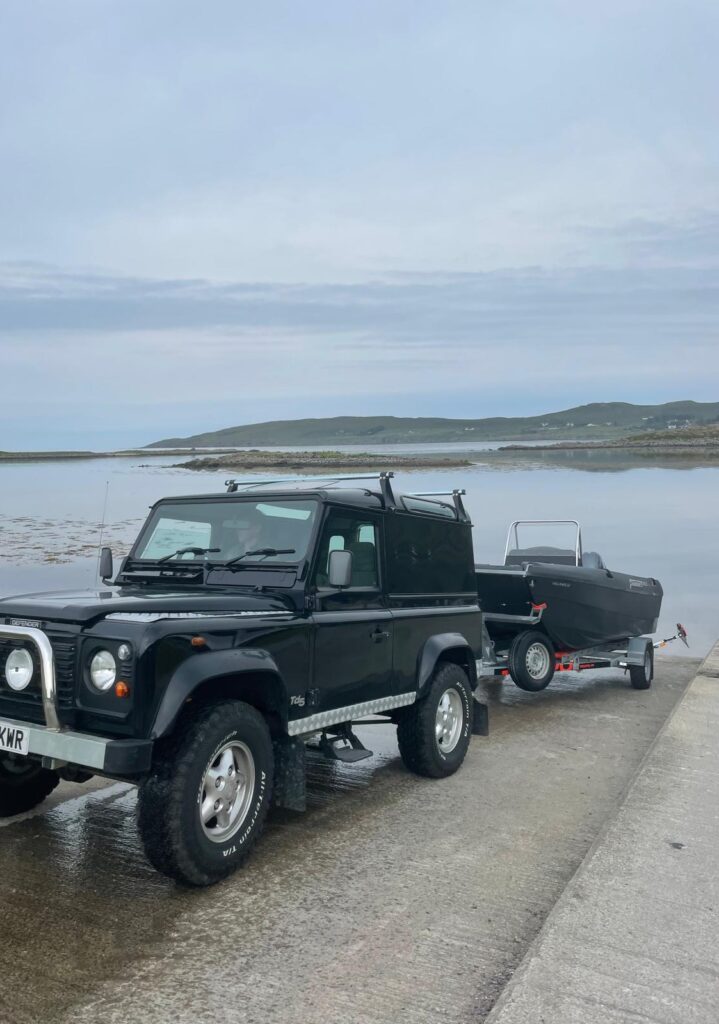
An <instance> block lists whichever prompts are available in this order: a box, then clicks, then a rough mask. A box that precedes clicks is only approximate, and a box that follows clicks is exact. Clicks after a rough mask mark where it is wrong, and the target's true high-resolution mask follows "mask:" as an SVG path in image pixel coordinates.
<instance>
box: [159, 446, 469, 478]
mask: <svg viewBox="0 0 719 1024" xmlns="http://www.w3.org/2000/svg"><path fill="white" fill-rule="evenodd" d="M380 461H381V462H387V463H388V464H390V465H391V467H392V468H393V469H458V468H459V469H466V468H467V467H469V466H472V465H474V462H475V461H476V460H472V459H469V458H467V457H465V456H464V455H462V454H461V453H457V452H452V453H451V454H450V453H447V454H446V455H441V454H440V455H438V454H436V453H434V452H433V453H428V454H427V455H422V454H412V455H397V454H394V455H391V456H382V455H377V454H375V453H371V452H357V453H354V452H350V453H347V452H335V451H327V452H260V451H250V452H234V453H233V452H229V453H227V454H223V455H212V456H203V457H201V458H195V459H190V460H189V461H188V462H178V463H174V464H173V466H172V467H171V468H173V469H192V470H195V471H207V472H213V471H214V472H217V471H218V470H224V471H226V472H233V473H237V472H242V473H245V472H247V471H248V470H259V471H261V470H265V469H282V470H294V471H296V472H299V473H307V472H314V471H316V470H322V471H326V470H332V471H333V472H334V471H337V472H338V473H340V472H342V473H344V472H347V471H352V470H364V469H375V467H376V466H377V464H378V462H380Z"/></svg>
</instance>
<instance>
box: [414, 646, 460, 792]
mask: <svg viewBox="0 0 719 1024" xmlns="http://www.w3.org/2000/svg"><path fill="white" fill-rule="evenodd" d="M473 716H474V698H473V696H472V689H471V687H470V685H469V679H468V678H467V673H466V672H465V671H464V669H462V668H460V666H459V665H455V664H454V663H452V662H445V663H444V664H441V665H440V666H439V667H438V668H437V669H435V672H434V676H433V678H432V682H431V684H430V687H429V691H428V693H427V695H426V696H425V697H423V698H422V699H421V700H418V701H417V703H416V704H413V705H412V706H411V707H410V708H408V709H407V710H406V711H405V712H404V714H403V716H402V718H401V719H400V721H399V724H398V725H397V742H398V743H399V752H400V754H401V755H402V760H403V761H404V763H405V764H406V766H407V767H408V768H409V770H410V771H412V772H415V774H417V775H424V776H426V777H428V778H431V779H441V778H444V777H445V776H447V775H452V774H453V773H454V772H456V771H457V769H458V768H459V766H460V765H461V764H462V761H464V757H465V754H466V753H467V748H468V747H469V741H470V738H471V736H472V722H473Z"/></svg>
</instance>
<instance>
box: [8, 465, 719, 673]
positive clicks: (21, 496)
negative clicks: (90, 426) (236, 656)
mask: <svg viewBox="0 0 719 1024" xmlns="http://www.w3.org/2000/svg"><path fill="white" fill-rule="evenodd" d="M450 447H451V448H455V449H456V450H465V451H466V450H469V449H470V446H469V445H464V446H460V445H457V446H446V447H444V448H443V449H442V450H445V451H446V450H447V449H448V448H450ZM471 447H473V448H474V450H475V451H476V452H477V458H478V459H481V450H482V448H484V449H486V448H488V447H494V445H491V446H490V445H484V446H479V445H477V446H471ZM348 450H350V449H349V448H348ZM351 450H360V449H351ZM396 450H398V451H399V450H425V451H426V450H428V449H426V448H423V449H421V448H420V446H407V445H404V446H397V449H396ZM382 452H383V454H382V456H380V457H379V458H378V465H379V466H380V468H385V467H386V468H391V457H390V455H391V452H390V449H389V448H383V449H382ZM173 461H177V459H176V457H175V458H173V457H168V458H167V459H165V458H164V457H162V458H156V459H153V460H152V462H151V464H150V465H149V466H147V465H146V466H142V465H141V463H142V459H141V458H134V459H105V460H103V459H97V460H93V461H90V462H65V463H63V462H51V463H26V464H19V465H1V464H0V593H2V594H11V593H19V592H22V591H28V590H37V589H53V588H60V587H64V586H76V585H78V584H80V585H91V584H92V583H93V582H94V580H95V576H94V573H95V564H96V558H95V552H96V548H97V543H98V539H99V528H100V521H101V518H102V509H103V503H104V498H105V485H106V481H109V496H108V508H107V525H106V529H105V542H106V543H111V544H112V546H113V547H114V549H115V551H116V552H118V553H119V552H121V551H124V550H126V549H127V546H128V545H129V543H130V542H131V540H132V539H133V536H134V534H135V533H136V531H137V528H138V527H139V525H140V523H141V522H142V520H143V519H144V516H145V514H146V512H147V506H148V505H149V504H150V503H151V502H153V501H155V500H156V499H157V498H159V497H162V496H163V495H172V494H190V493H202V492H206V491H216V490H223V489H224V488H223V487H222V484H223V481H224V479H225V477H226V476H227V475H228V474H227V472H222V473H197V472H193V471H190V470H181V469H173V468H170V465H169V464H170V463H171V462H173ZM615 469H619V470H621V471H619V472H617V471H613V470H615ZM229 475H231V474H229ZM257 475H258V476H260V475H261V474H257ZM396 481H397V486H398V488H399V489H403V490H408V491H422V490H439V489H442V488H451V487H452V486H461V487H465V488H466V489H467V498H466V503H467V507H468V508H469V510H470V513H471V515H472V519H473V521H474V524H475V527H474V543H475V554H476V558H477V561H482V562H491V561H498V560H500V559H501V557H502V554H503V551H504V541H505V535H506V529H507V525H508V523H509V522H510V521H511V520H513V519H519V518H523V519H567V518H569V519H578V520H579V521H580V522H581V524H582V529H583V538H584V547H585V549H587V550H595V551H599V552H600V553H601V554H602V555H603V557H604V560H605V562H606V563H607V565H608V566H609V567H610V568H615V569H617V570H620V571H623V572H632V573H636V574H639V575H644V576H656V577H657V578H658V579H660V580H661V582H662V584H663V586H664V605H663V610H662V619H661V622H660V632H661V633H662V635H665V636H666V635H671V633H673V632H674V626H675V623H676V622H677V621H681V622H683V623H684V625H685V626H686V627H687V629H688V630H689V637H690V642H691V652H692V653H693V654H696V655H703V654H705V653H706V651H707V650H708V648H709V647H710V645H711V644H712V643H713V642H714V640H715V639H716V638H717V636H718V635H719V611H717V610H716V609H717V604H716V600H715V587H716V585H717V582H719V543H717V529H718V526H717V514H716V508H717V499H718V498H719V469H716V468H697V469H684V470H682V471H679V470H675V469H665V468H650V467H641V468H626V467H625V465H624V464H623V463H622V464H619V463H618V464H617V466H616V467H614V466H612V465H607V466H606V467H605V468H604V469H600V470H597V468H593V469H592V471H583V470H581V469H576V468H562V467H560V468H545V467H540V468H527V467H526V466H525V467H522V468H516V469H504V468H503V469H499V468H494V467H489V466H486V465H485V466H483V465H481V464H479V465H477V466H473V467H471V468H466V469H453V470H437V471H422V472H400V473H398V474H397V478H396ZM683 650H684V649H683V648H681V647H680V646H679V645H676V644H675V645H673V652H674V653H677V654H678V653H681V652H682V651H683Z"/></svg>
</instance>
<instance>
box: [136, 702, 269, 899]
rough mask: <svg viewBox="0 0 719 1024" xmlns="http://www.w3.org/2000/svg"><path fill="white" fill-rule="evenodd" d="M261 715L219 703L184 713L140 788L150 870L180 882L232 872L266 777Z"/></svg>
mask: <svg viewBox="0 0 719 1024" xmlns="http://www.w3.org/2000/svg"><path fill="white" fill-rule="evenodd" d="M273 767H274V761H273V754H272V740H271V738H270V733H269V729H268V728H267V723H266V722H265V720H264V718H263V717H262V715H261V714H260V713H259V711H257V710H256V709H255V708H253V707H251V706H250V705H249V704H244V703H242V702H241V701H223V702H222V703H219V704H214V705H212V706H210V707H207V708H204V709H203V710H202V711H200V712H199V713H198V714H197V715H196V716H195V717H187V718H186V719H185V720H184V721H183V722H181V724H180V725H179V726H178V727H177V729H176V731H175V733H174V734H173V735H172V737H170V739H169V740H168V741H166V743H165V745H164V748H163V749H161V750H160V752H159V754H158V757H157V761H156V764H155V765H154V767H153V771H152V774H151V775H150V776H148V778H147V779H146V780H145V781H144V782H143V783H142V785H141V786H140V792H139V797H138V824H139V829H140V834H141V836H142V840H143V844H144V847H145V853H146V854H147V858H148V860H149V861H150V863H151V864H152V865H153V867H155V868H157V870H158V871H161V872H162V873H163V874H165V875H168V876H169V877H170V878H173V879H175V881H178V882H182V883H184V884H185V885H192V886H205V885H212V884H213V883H215V882H219V881H220V879H222V878H226V877H227V875H230V874H232V872H233V871H235V870H236V869H237V868H238V867H239V866H240V865H241V864H242V863H243V862H244V861H245V860H246V858H247V856H248V854H249V852H250V850H251V849H252V846H253V845H254V843H255V841H256V840H257V838H258V836H259V834H260V832H261V831H262V826H263V825H264V822H265V818H266V816H267V811H268V809H269V804H270V796H271V792H272V778H273Z"/></svg>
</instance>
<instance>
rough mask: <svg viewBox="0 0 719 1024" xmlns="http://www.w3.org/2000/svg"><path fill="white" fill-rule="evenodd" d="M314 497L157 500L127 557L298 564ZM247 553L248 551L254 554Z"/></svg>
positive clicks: (311, 520)
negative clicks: (299, 498)
mask: <svg viewBox="0 0 719 1024" xmlns="http://www.w3.org/2000/svg"><path fill="white" fill-rule="evenodd" d="M316 514H317V502H316V501H307V500H305V501H295V500H294V499H289V500H282V501H279V500H278V501H275V500H269V501H268V500H258V501H247V500H243V501H232V502H230V501H203V502H200V501H198V502H189V501H181V502H180V501H178V502H174V503H173V502H169V501H168V502H163V503H162V504H161V505H158V506H157V508H156V509H154V510H153V512H152V515H151V516H150V518H149V520H148V521H147V523H146V524H145V527H144V529H143V531H142V533H141V534H140V537H139V539H138V542H137V545H136V548H135V550H134V552H133V555H132V557H133V558H135V559H145V560H151V561H159V560H160V559H163V558H164V559H166V561H167V564H168V565H172V563H173V562H188V561H189V562H204V561H205V560H207V561H210V562H228V561H230V559H239V557H240V556H243V558H242V561H241V563H240V564H242V565H246V564H257V563H261V562H264V563H270V564H271V563H273V562H274V563H278V562H283V563H286V562H301V561H302V559H303V558H304V557H305V555H306V554H307V546H308V544H309V542H310V535H311V533H312V526H313V523H314V520H315V516H316ZM248 552H254V554H252V553H250V554H248Z"/></svg>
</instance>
